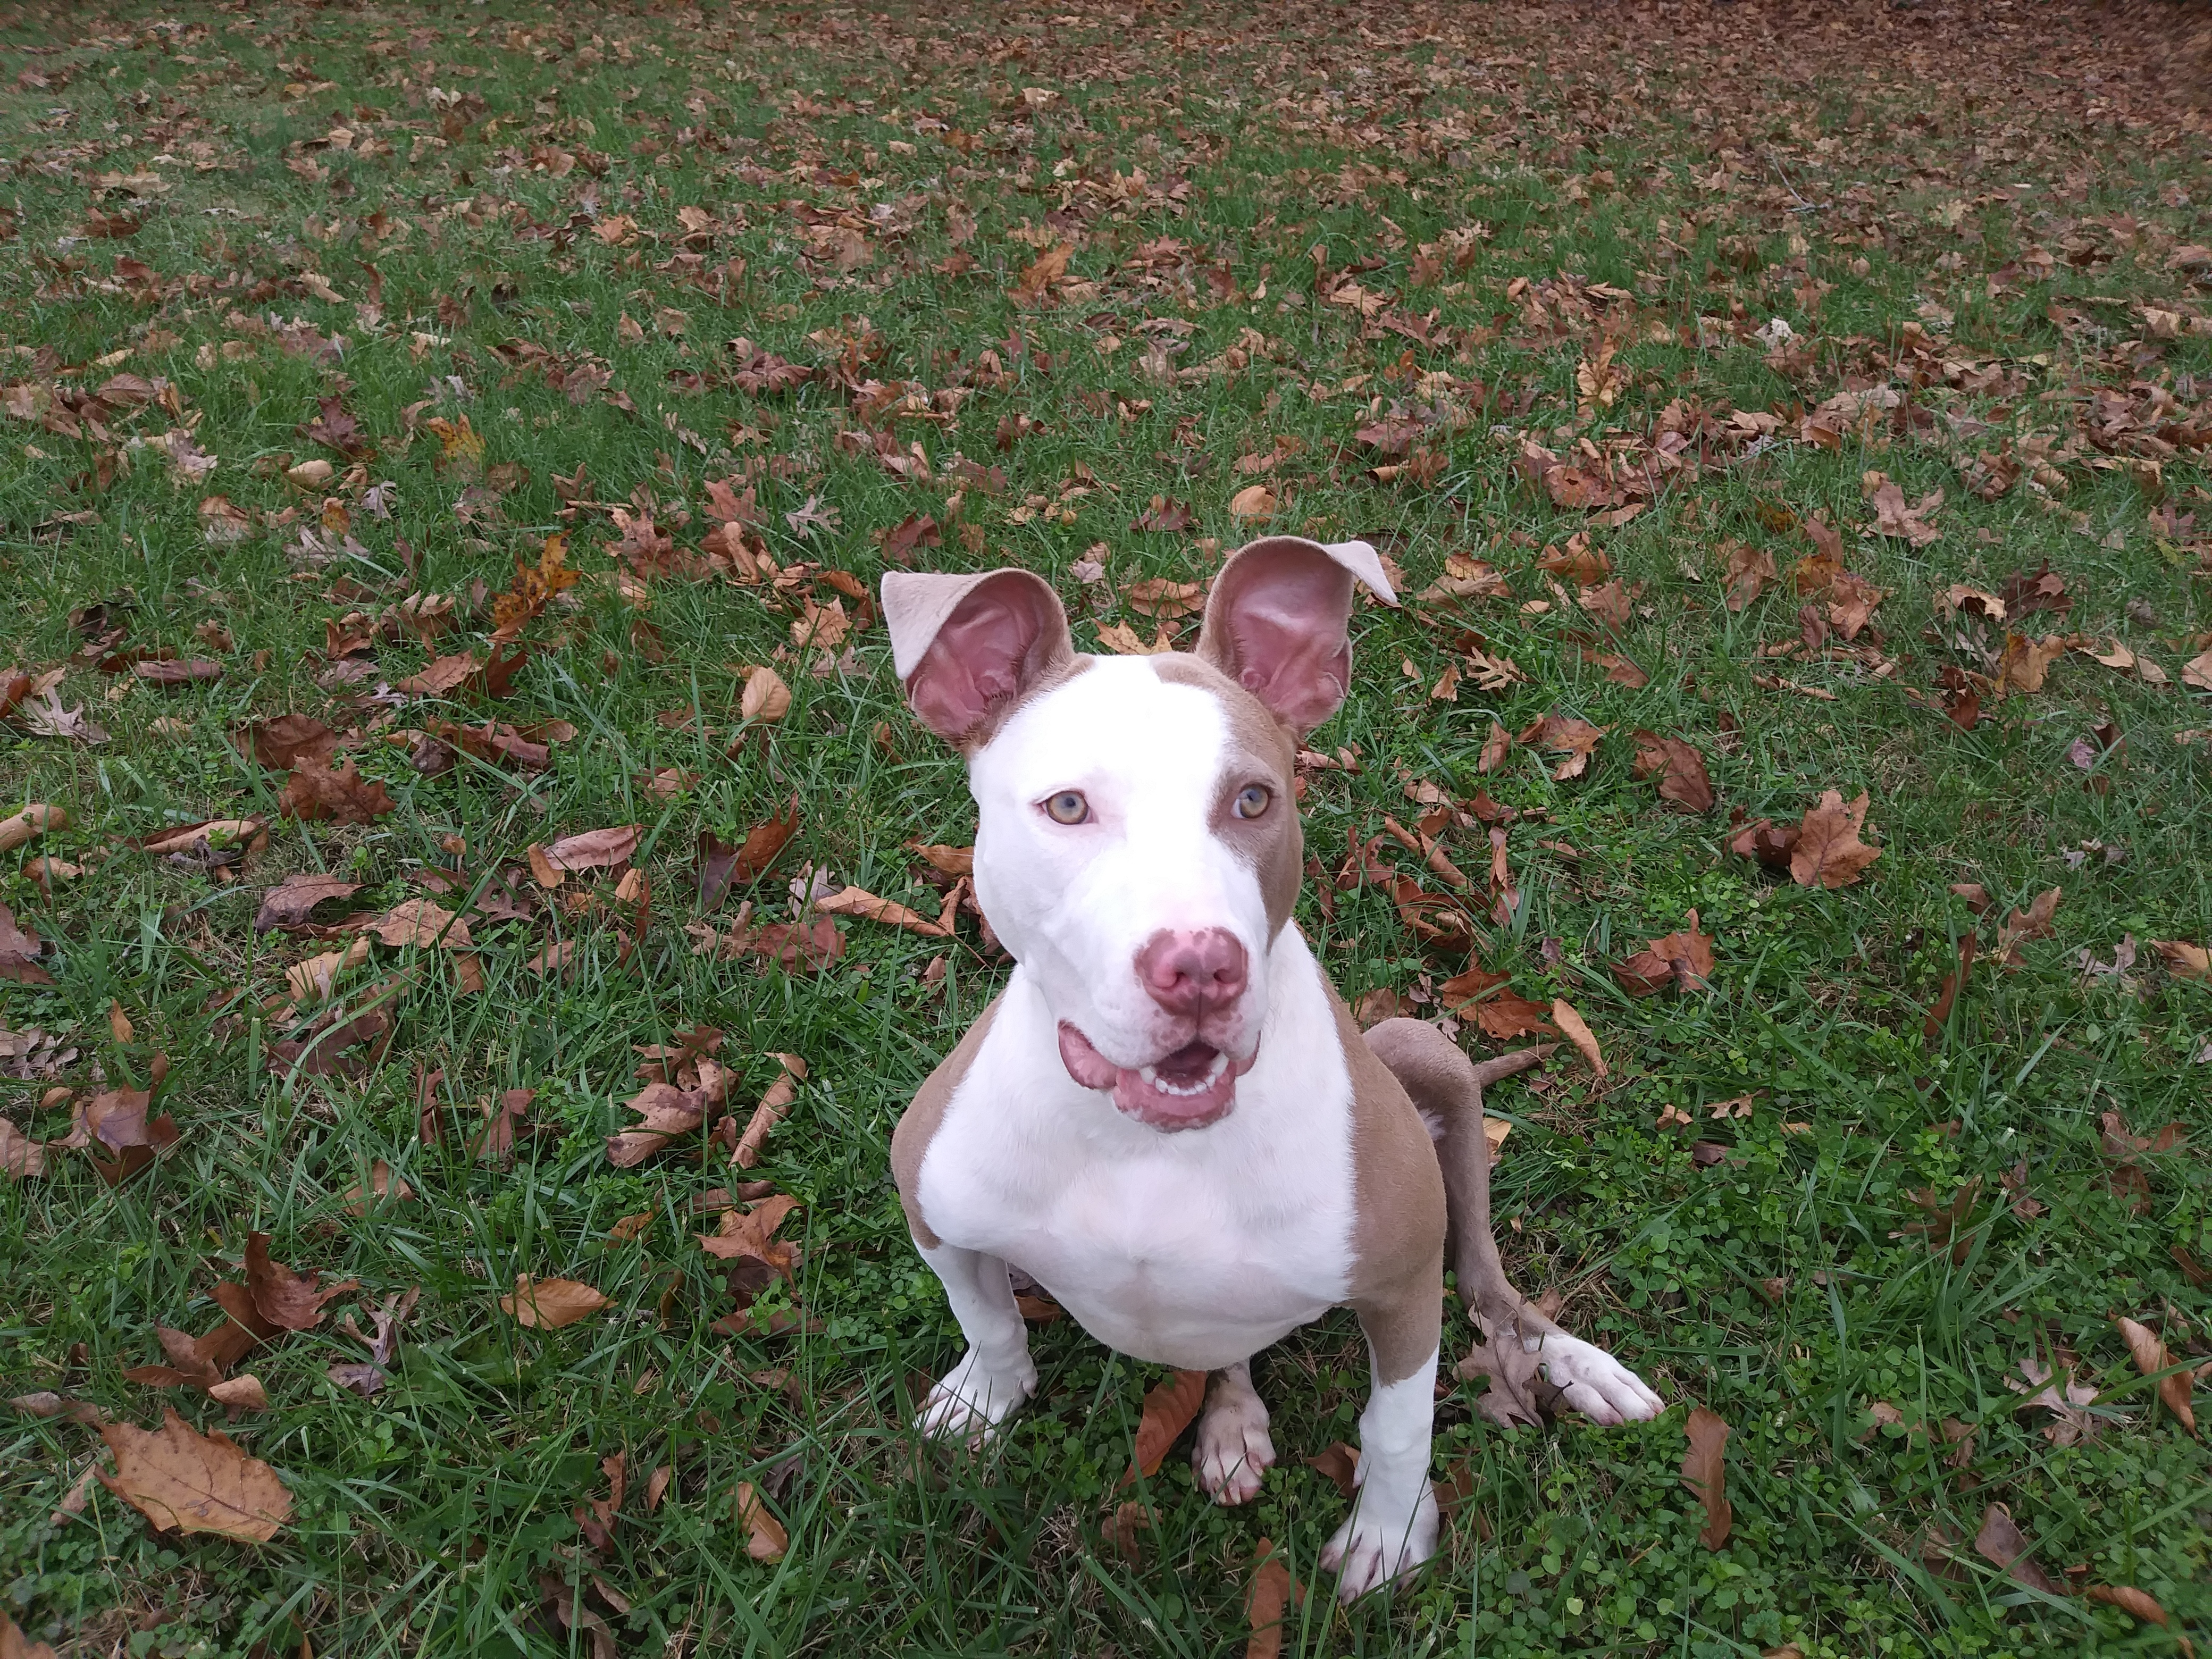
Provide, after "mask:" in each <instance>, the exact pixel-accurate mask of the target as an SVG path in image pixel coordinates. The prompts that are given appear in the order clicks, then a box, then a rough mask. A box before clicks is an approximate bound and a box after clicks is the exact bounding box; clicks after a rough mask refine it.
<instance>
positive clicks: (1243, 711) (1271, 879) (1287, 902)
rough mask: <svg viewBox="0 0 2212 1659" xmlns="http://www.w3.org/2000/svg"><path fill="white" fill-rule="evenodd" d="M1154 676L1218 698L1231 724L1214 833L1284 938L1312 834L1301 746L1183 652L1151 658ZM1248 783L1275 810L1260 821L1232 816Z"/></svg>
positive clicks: (1253, 702)
mask: <svg viewBox="0 0 2212 1659" xmlns="http://www.w3.org/2000/svg"><path fill="white" fill-rule="evenodd" d="M1151 660H1152V671H1153V672H1154V673H1155V674H1157V675H1158V676H1159V678H1161V679H1162V680H1163V681H1164V682H1165V683H1166V684H1170V685H1188V686H1193V687H1195V688H1197V689H1198V690H1201V691H1211V692H1212V694H1213V695H1214V696H1217V697H1218V698H1219V699H1220V700H1221V708H1222V713H1223V714H1224V715H1225V717H1226V718H1227V720H1228V722H1229V744H1228V752H1227V754H1226V756H1225V758H1224V760H1223V763H1222V771H1221V779H1220V783H1219V786H1218V788H1217V789H1216V791H1215V794H1214V800H1213V807H1212V824H1213V830H1214V834H1215V835H1217V836H1219V837H1220V838H1221V840H1222V842H1224V843H1225V845H1227V846H1228V847H1229V848H1230V849H1231V851H1232V852H1234V853H1235V854H1237V857H1239V858H1240V859H1243V860H1244V861H1245V862H1246V863H1247V864H1249V865H1250V866H1251V867H1252V869H1253V871H1254V872H1255V873H1256V874H1257V875H1258V876H1259V878H1260V897H1261V902H1263V903H1265V904H1266V906H1267V937H1268V938H1269V939H1273V938H1274V936H1275V935H1276V934H1278V933H1281V932H1282V931H1283V927H1284V924H1285V923H1286V922H1288V921H1290V919H1291V911H1292V910H1294V909H1296V908H1297V902H1298V881H1299V878H1300V875H1301V873H1302V869H1303V866H1304V861H1305V835H1304V830H1303V829H1301V828H1300V827H1299V824H1298V804H1297V789H1296V784H1295V773H1294V768H1295V766H1296V764H1297V744H1296V743H1295V742H1293V741H1292V739H1291V734H1290V733H1289V732H1286V731H1285V730H1284V728H1283V724H1282V722H1281V721H1280V720H1277V719H1276V718H1275V717H1274V716H1273V714H1269V713H1268V712H1267V705H1266V704H1265V703H1263V702H1261V701H1260V700H1259V698H1257V697H1255V696H1253V695H1252V694H1251V693H1250V692H1249V691H1247V690H1245V689H1244V688H1243V686H1241V685H1239V684H1237V683H1236V682H1235V681H1234V680H1232V679H1231V678H1229V677H1228V676H1227V675H1226V674H1225V673H1223V672H1222V671H1220V670H1219V669H1218V668H1216V667H1215V666H1214V665H1212V663H1209V662H1206V661H1204V660H1202V659H1200V658H1197V657H1190V656H1185V655H1183V654H1182V653H1180V652H1175V653H1163V654H1161V655H1159V656H1157V657H1154V658H1152V659H1151ZM1248 783H1264V784H1266V785H1267V787H1268V788H1269V789H1270V790H1272V791H1273V793H1274V797H1275V799H1274V803H1273V805H1271V806H1270V807H1269V808H1268V809H1267V811H1266V812H1265V813H1263V814H1261V816H1260V817H1257V818H1254V819H1249V820H1248V819H1244V818H1240V817H1237V815H1236V813H1235V811H1233V810H1231V809H1232V808H1233V807H1234V805H1235V803H1236V799H1237V795H1238V794H1239V793H1242V792H1243V788H1244V786H1245V785H1246V784H1248Z"/></svg>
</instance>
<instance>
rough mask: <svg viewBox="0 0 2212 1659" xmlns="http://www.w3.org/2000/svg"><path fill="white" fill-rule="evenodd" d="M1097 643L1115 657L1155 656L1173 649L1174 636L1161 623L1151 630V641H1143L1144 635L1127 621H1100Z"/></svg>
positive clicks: (1164, 624)
mask: <svg viewBox="0 0 2212 1659" xmlns="http://www.w3.org/2000/svg"><path fill="white" fill-rule="evenodd" d="M1098 643H1099V644H1100V645H1101V646H1103V647H1105V648H1106V649H1107V650H1108V651H1110V652H1112V653H1114V654H1115V656H1117V657H1157V656H1158V655H1160V654H1161V653H1163V652H1168V651H1172V650H1174V649H1175V638H1174V636H1173V635H1170V633H1169V632H1168V630H1167V624H1166V623H1161V624H1159V625H1158V627H1157V628H1155V629H1153V630H1152V643H1151V644H1150V645H1147V644H1146V643H1145V636H1144V635H1142V634H1139V632H1137V630H1136V629H1133V628H1132V627H1130V626H1129V624H1128V623H1100V624H1099V626H1098Z"/></svg>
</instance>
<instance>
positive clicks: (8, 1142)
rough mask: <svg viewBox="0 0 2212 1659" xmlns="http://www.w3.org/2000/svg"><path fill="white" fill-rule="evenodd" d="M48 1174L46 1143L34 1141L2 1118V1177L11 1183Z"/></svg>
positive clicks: (0, 1127) (0, 1163)
mask: <svg viewBox="0 0 2212 1659" xmlns="http://www.w3.org/2000/svg"><path fill="white" fill-rule="evenodd" d="M45 1173H46V1142H45V1141H43V1140H33V1139H32V1138H31V1137H30V1136H28V1135H27V1134H25V1133H23V1132H22V1131H21V1129H18V1128H17V1127H15V1125H14V1124H13V1123H10V1122H9V1121H8V1120H7V1119H6V1118H3V1117H0V1175H5V1176H7V1177H8V1178H9V1180H10V1181H27V1180H28V1179H30V1178H31V1177H32V1176H40V1175H44V1174H45Z"/></svg>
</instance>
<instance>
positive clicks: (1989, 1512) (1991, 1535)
mask: <svg viewBox="0 0 2212 1659" xmlns="http://www.w3.org/2000/svg"><path fill="white" fill-rule="evenodd" d="M2033 1547H2034V1546H2033V1544H2031V1543H2030V1542H2029V1541H2028V1537H2027V1534H2026V1533H2024V1532H2022V1531H2021V1529H2020V1528H2019V1526H2018V1525H2017V1524H2016V1523H2015V1522H2014V1520H2013V1518H2012V1511H2011V1510H2008V1509H2007V1508H2006V1507H2005V1506H2004V1505H2003V1504H1990V1506H1989V1508H1988V1509H1986V1510H1984V1511H1983V1512H1982V1529H1981V1530H1980V1531H1979V1532H1978V1533H1976V1534H1974V1549H1975V1552H1976V1553H1978V1554H1979V1555H1980V1556H1981V1557H1982V1559H1984V1560H1985V1561H1988V1562H1990V1563H1991V1564H1992V1565H1996V1566H1999V1567H2002V1568H2003V1569H2004V1571H2005V1575H2006V1576H2007V1577H2009V1578H2011V1579H2012V1580H2013V1581H2014V1582H2015V1583H2021V1584H2025V1585H2027V1587H2028V1588H2029V1589H2036V1590H2041V1591H2042V1592H2043V1593H2044V1594H2045V1595H2064V1594H2065V1593H2066V1590H2065V1586H2063V1584H2060V1583H2058V1582H2057V1580H2055V1579H2053V1578H2052V1577H2051V1575H2050V1574H2049V1573H2047V1572H2045V1571H2044V1570H2043V1569H2042V1568H2041V1567H2039V1566H2038V1565H2036V1564H2035V1562H2034V1561H2033V1559H2031V1558H2030V1556H2029V1553H2028V1552H2029V1551H2030V1550H2032V1549H2033Z"/></svg>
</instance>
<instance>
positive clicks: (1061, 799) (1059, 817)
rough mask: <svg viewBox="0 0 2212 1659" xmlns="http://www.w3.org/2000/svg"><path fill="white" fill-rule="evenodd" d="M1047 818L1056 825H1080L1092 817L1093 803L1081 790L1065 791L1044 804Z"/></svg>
mask: <svg viewBox="0 0 2212 1659" xmlns="http://www.w3.org/2000/svg"><path fill="white" fill-rule="evenodd" d="M1044 810H1045V816H1046V817H1049V818H1050V819H1051V820H1052V821H1053V822H1054V823H1082V822H1083V821H1084V820H1085V818H1087V817H1090V816H1091V803H1090V802H1089V801H1087V800H1085V799H1083V792H1082V791H1081V790H1079V789H1063V790H1061V791H1060V793H1058V794H1056V795H1054V796H1053V797H1052V798H1051V799H1048V800H1047V801H1046V802H1045V804H1044Z"/></svg>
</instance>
